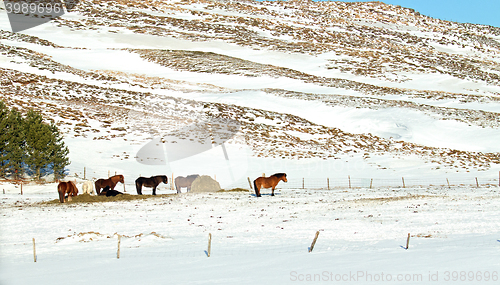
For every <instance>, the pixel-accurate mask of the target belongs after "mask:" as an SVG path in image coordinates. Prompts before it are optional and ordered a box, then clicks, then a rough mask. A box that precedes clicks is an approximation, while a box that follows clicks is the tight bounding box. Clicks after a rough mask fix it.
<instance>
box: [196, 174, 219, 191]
mask: <svg viewBox="0 0 500 285" xmlns="http://www.w3.org/2000/svg"><path fill="white" fill-rule="evenodd" d="M219 190H221V188H220V184H219V182H217V181H215V180H213V179H212V177H210V176H208V175H202V176H200V177H198V178H196V179H195V180H194V181H193V184H191V192H193V193H200V192H217V191H219Z"/></svg>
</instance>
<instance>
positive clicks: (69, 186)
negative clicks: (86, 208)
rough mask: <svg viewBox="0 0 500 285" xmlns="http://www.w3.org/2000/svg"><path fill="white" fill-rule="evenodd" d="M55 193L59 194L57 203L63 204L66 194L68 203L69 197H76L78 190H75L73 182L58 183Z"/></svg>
mask: <svg viewBox="0 0 500 285" xmlns="http://www.w3.org/2000/svg"><path fill="white" fill-rule="evenodd" d="M57 192H59V202H61V203H64V202H66V200H65V197H64V196H66V194H68V201H71V197H75V196H76V195H78V188H76V185H75V183H73V181H68V182H59V185H57Z"/></svg>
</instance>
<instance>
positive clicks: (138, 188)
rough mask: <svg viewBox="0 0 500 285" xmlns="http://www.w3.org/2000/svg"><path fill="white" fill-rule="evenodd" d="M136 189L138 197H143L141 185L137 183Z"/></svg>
mask: <svg viewBox="0 0 500 285" xmlns="http://www.w3.org/2000/svg"><path fill="white" fill-rule="evenodd" d="M135 188H136V189H137V195H142V185H141V184H140V183H135Z"/></svg>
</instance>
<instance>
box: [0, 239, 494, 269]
mask: <svg viewBox="0 0 500 285" xmlns="http://www.w3.org/2000/svg"><path fill="white" fill-rule="evenodd" d="M499 237H500V232H499V233H497V234H488V235H465V236H463V237H460V236H459V237H456V238H453V239H448V238H425V237H414V236H413V237H412V238H411V242H410V248H411V247H414V246H416V247H425V246H427V245H428V246H434V247H435V246H436V245H435V244H434V245H432V244H433V243H438V244H439V246H442V245H441V244H446V247H451V248H453V247H456V248H495V249H500V239H499ZM310 238H311V239H300V240H284V239H283V238H282V237H279V236H274V237H266V239H261V240H257V241H255V242H251V241H250V242H249V241H248V240H246V239H232V238H228V237H227V236H213V238H212V240H211V246H210V248H211V251H210V256H219V257H224V256H246V255H247V256H249V255H280V254H300V253H308V252H309V248H310V245H311V242H312V240H313V236H311V237H310ZM97 243H99V246H96V245H95V244H91V243H75V244H66V245H54V243H51V242H38V243H36V261H37V262H43V261H44V260H56V261H58V260H66V259H72V258H76V257H77V258H78V259H79V260H80V261H85V260H96V259H97V260H102V259H118V258H120V259H129V258H202V257H208V243H209V242H208V237H206V239H203V238H202V237H199V239H198V240H197V241H193V238H189V239H182V238H181V239H175V240H169V241H168V242H164V243H159V244H151V243H145V244H140V243H139V244H137V243H134V242H130V241H127V239H126V238H125V239H123V238H122V239H121V243H120V246H118V239H117V238H112V239H110V240H107V241H104V242H103V241H99V242H97ZM415 244H416V245H415ZM0 246H1V247H2V249H3V250H2V252H0V258H1V259H2V260H10V261H34V252H33V244H32V242H31V241H29V242H28V241H27V242H25V243H16V244H6V243H1V242H0ZM405 246H406V237H404V236H402V237H401V239H397V240H382V241H367V240H360V241H353V240H334V239H322V237H321V235H320V236H319V238H318V240H317V242H316V244H315V246H314V252H315V253H318V252H319V253H321V252H323V253H325V252H346V251H367V252H376V251H380V250H388V249H392V250H400V249H406V248H405ZM118 248H120V250H119V255H118ZM6 252H9V254H8V256H6V255H5V253H6Z"/></svg>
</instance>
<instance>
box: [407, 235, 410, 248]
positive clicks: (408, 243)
mask: <svg viewBox="0 0 500 285" xmlns="http://www.w3.org/2000/svg"><path fill="white" fill-rule="evenodd" d="M409 247H410V233H408V238H407V239H406V249H408V248H409Z"/></svg>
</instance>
